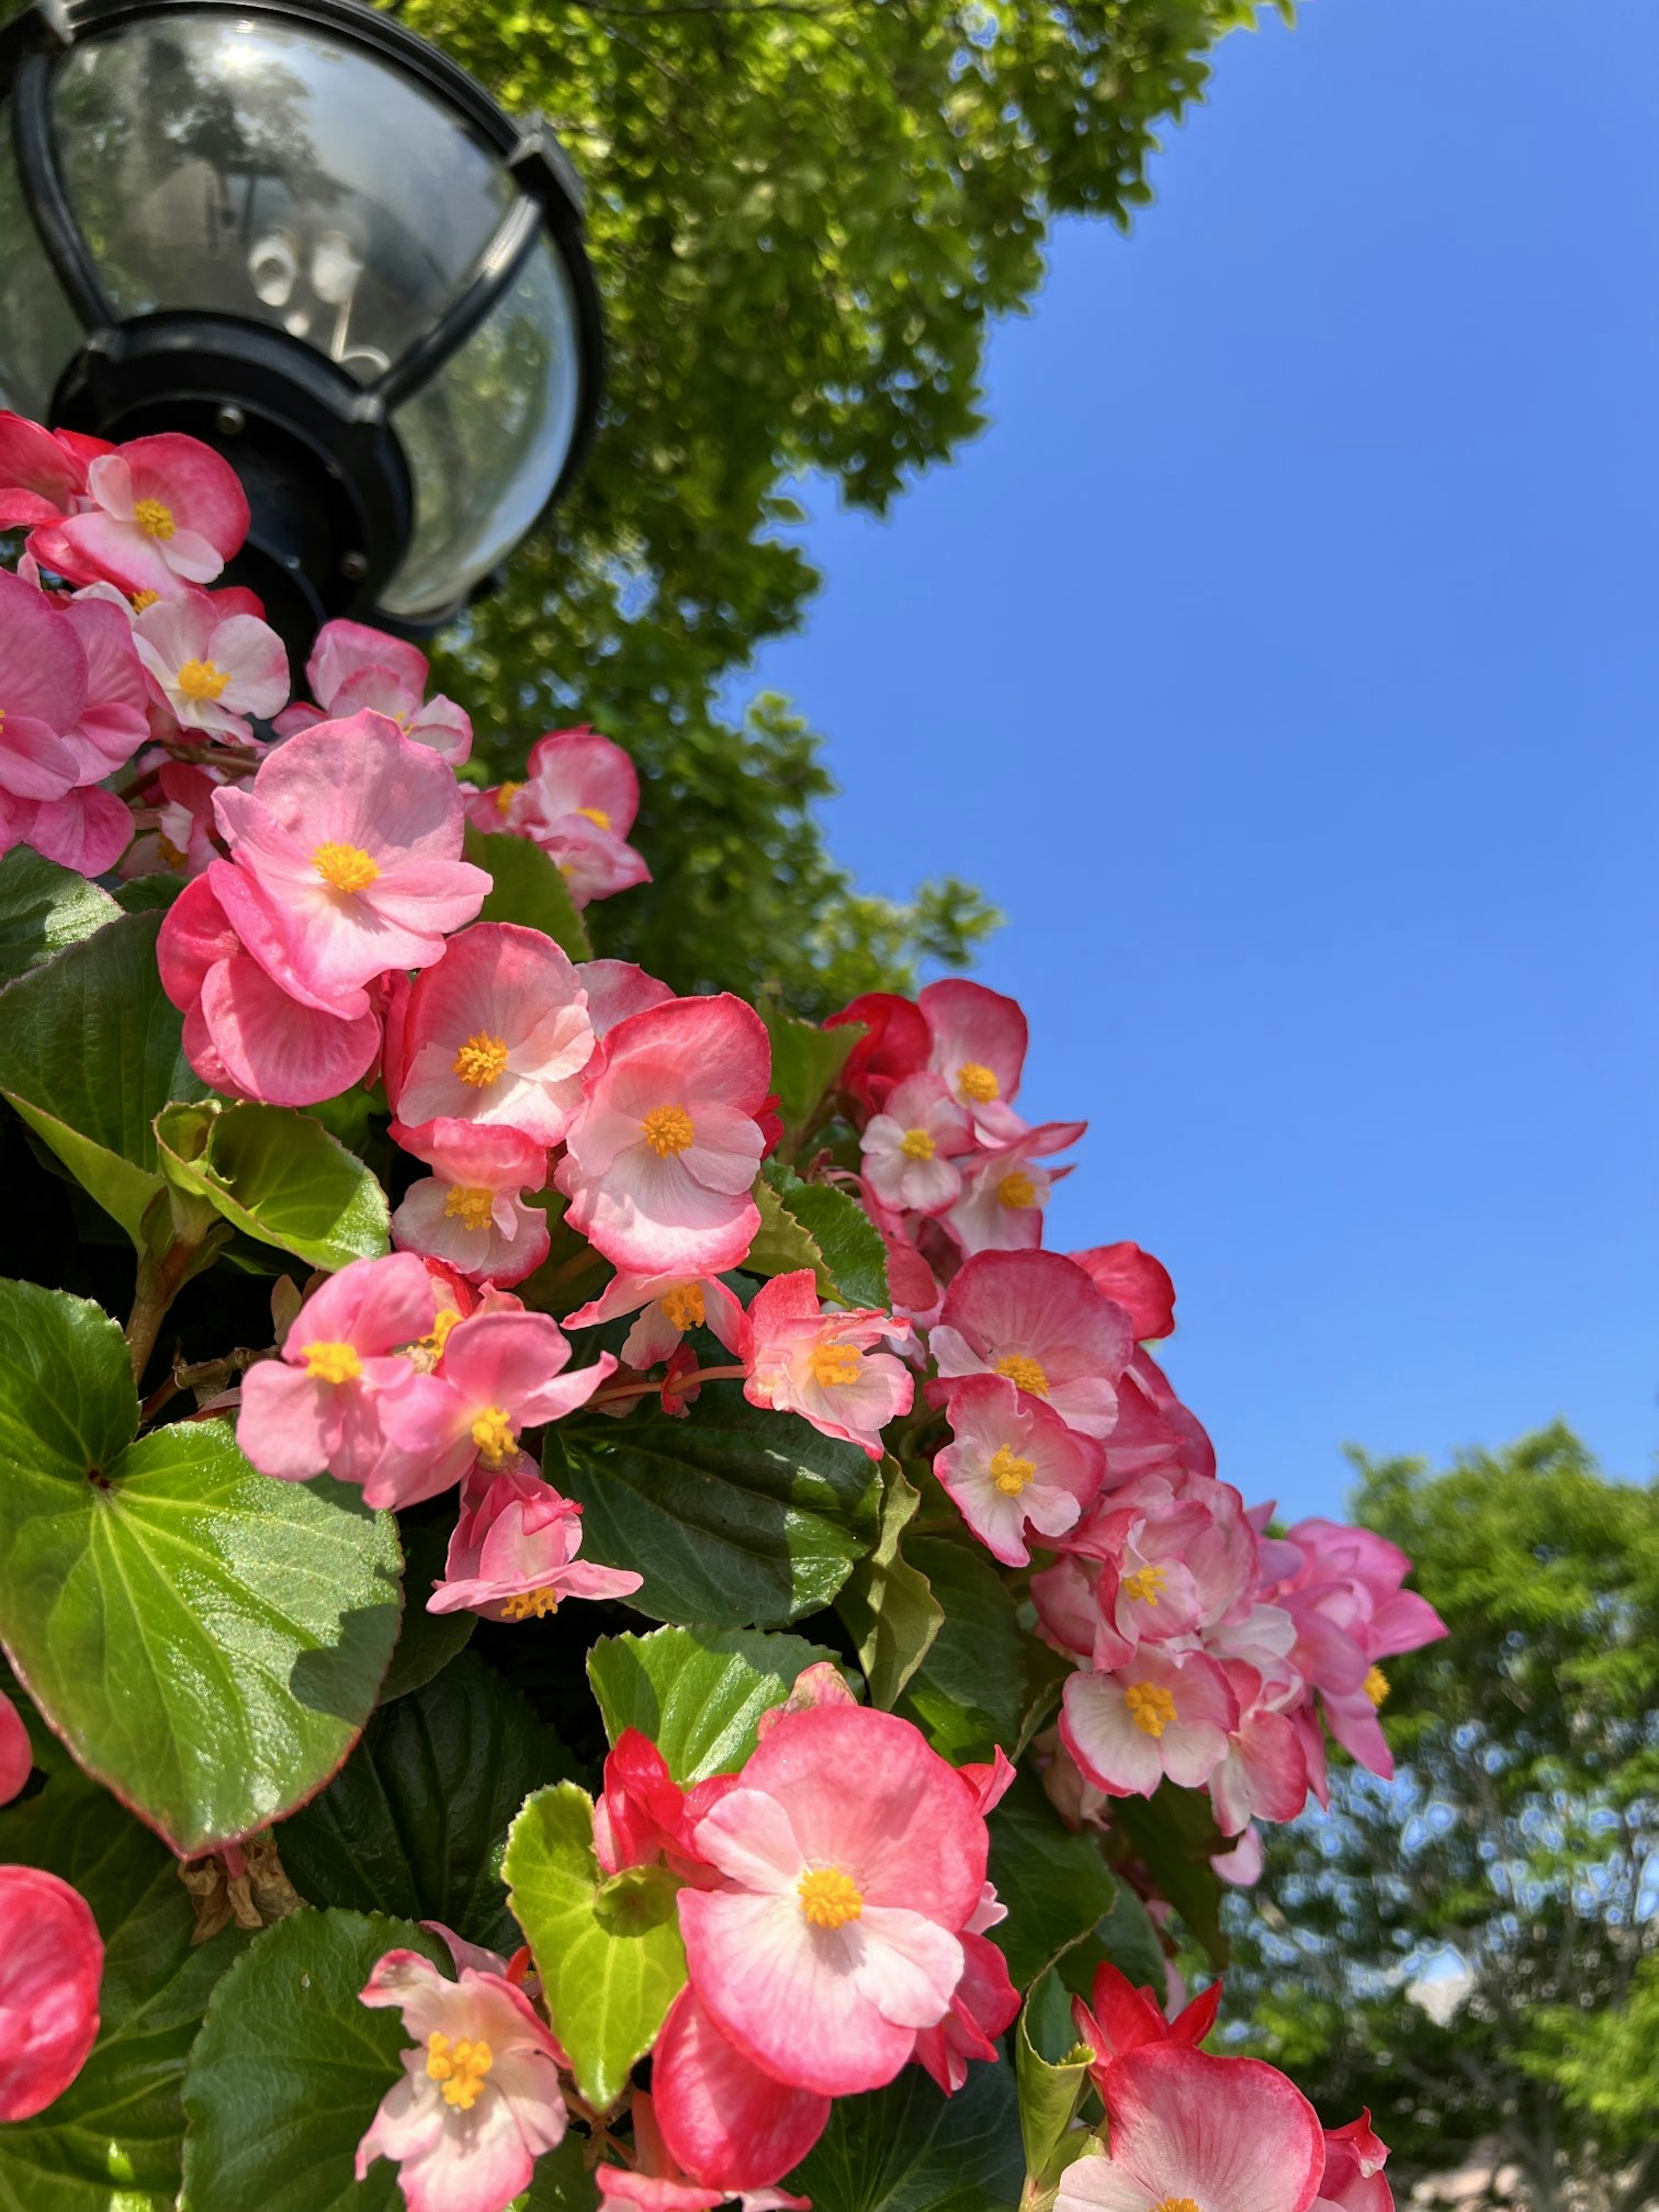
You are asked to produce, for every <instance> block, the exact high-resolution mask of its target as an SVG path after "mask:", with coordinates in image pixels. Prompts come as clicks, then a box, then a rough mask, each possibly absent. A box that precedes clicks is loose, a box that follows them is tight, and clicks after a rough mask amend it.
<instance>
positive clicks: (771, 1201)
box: [743, 1160, 887, 1309]
mask: <svg viewBox="0 0 1659 2212" xmlns="http://www.w3.org/2000/svg"><path fill="white" fill-rule="evenodd" d="M755 1200H756V1203H757V1205H758V1206H759V1207H760V1214H761V1225H760V1231H759V1233H758V1235H757V1237H756V1238H755V1241H754V1243H753V1244H752V1245H751V1246H750V1250H749V1256H748V1258H747V1259H746V1260H745V1261H744V1263H743V1264H744V1267H746V1268H747V1269H748V1270H749V1272H750V1274H754V1275H787V1274H788V1273H791V1272H792V1271H793V1269H795V1268H797V1267H811V1269H812V1270H813V1272H814V1273H815V1274H816V1275H817V1284H818V1290H819V1292H820V1294H821V1295H822V1296H823V1297H826V1298H834V1299H836V1301H837V1303H838V1304H842V1305H844V1306H861V1307H875V1308H880V1309H885V1307H886V1304H887V1248H886V1246H885V1245H884V1244H883V1243H882V1241H881V1237H880V1235H879V1233H878V1231H877V1229H876V1226H875V1225H874V1223H873V1222H872V1220H871V1219H870V1217H869V1215H868V1214H867V1213H866V1212H865V1211H864V1208H863V1207H862V1206H860V1204H859V1202H858V1200H856V1199H855V1198H854V1197H852V1196H851V1195H850V1194H848V1192H846V1191H844V1190H837V1189H836V1188H835V1186H834V1185H833V1184H832V1183H827V1182H802V1181H801V1179H800V1177H799V1176H798V1175H797V1174H796V1173H795V1172H794V1170H793V1169H792V1168H788V1167H786V1166H785V1165H784V1164H782V1162H781V1161H780V1160H769V1161H768V1162H767V1164H766V1165H765V1167H764V1168H763V1169H762V1170H761V1175H760V1179H759V1181H758V1182H757V1184H756V1187H755Z"/></svg>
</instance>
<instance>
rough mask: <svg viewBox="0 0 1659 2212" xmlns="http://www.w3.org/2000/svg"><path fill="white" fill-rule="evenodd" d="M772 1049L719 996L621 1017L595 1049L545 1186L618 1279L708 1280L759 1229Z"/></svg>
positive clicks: (740, 1005)
mask: <svg viewBox="0 0 1659 2212" xmlns="http://www.w3.org/2000/svg"><path fill="white" fill-rule="evenodd" d="M771 1080H772V1048H771V1042H770V1040H769V1037H768V1036H767V1033H766V1024H764V1023H763V1021H762V1019H761V1018H760V1016H759V1015H758V1014H757V1012H755V1010H754V1008H753V1007H752V1006H745V1005H744V1002H743V1000H741V999H734V998H732V996H731V995H730V994H721V995H720V997H718V998H710V999H673V1000H670V1001H669V1002H668V1003H667V1004H666V1005H665V1006H652V1007H649V1008H647V1011H646V1012H643V1013H639V1014H631V1015H630V1016H629V1018H628V1019H627V1020H626V1021H623V1022H618V1023H617V1026H616V1028H615V1029H613V1030H611V1033H610V1035H609V1036H606V1037H605V1039H604V1040H603V1041H602V1042H601V1043H600V1044H599V1047H598V1048H597V1049H596V1051H595V1053H594V1054H593V1057H592V1060H591V1061H590V1062H589V1064H588V1067H587V1071H586V1075H585V1076H584V1079H583V1084H582V1090H583V1097H582V1104H581V1109H580V1112H579V1113H578V1114H577V1115H576V1118H575V1120H574V1121H573V1122H572V1123H571V1125H570V1127H569V1129H568V1132H567V1134H566V1138H565V1144H566V1147H567V1149H566V1154H565V1158H564V1159H563V1160H562V1162H561V1163H560V1165H559V1168H558V1171H557V1173H556V1176H555V1178H554V1180H555V1182H556V1184H557V1186H558V1188H559V1189H560V1190H562V1192H563V1193H564V1194H565V1196H566V1197H567V1198H568V1200H570V1207H569V1211H568V1214H567V1215H566V1219H567V1220H568V1223H569V1225H570V1226H571V1227H572V1228H573V1229H574V1230H576V1231H579V1232H580V1234H581V1235H582V1236H584V1237H586V1238H587V1239H588V1241H589V1242H590V1243H592V1245H593V1247H594V1249H596V1250H597V1251H599V1252H601V1253H602V1254H603V1255H605V1258H606V1259H607V1260H609V1261H610V1262H611V1266H612V1267H617V1268H620V1269H624V1270H626V1271H627V1272H628V1273H633V1274H641V1275H661V1274H667V1273H671V1272H674V1273H683V1274H685V1275H709V1274H720V1273H724V1272H725V1270H726V1268H728V1267H740V1266H741V1265H742V1263H743V1261H744V1259H745V1258H746V1257H747V1256H748V1252H749V1247H750V1244H751V1243H753V1241H754V1238H755V1233H756V1231H757V1230H758V1229H759V1227H760V1212H759V1209H758V1208H757V1206H756V1204H755V1201H754V1200H753V1198H752V1197H751V1196H750V1186H751V1185H752V1184H753V1182H754V1180H755V1176H756V1175H757V1172H758V1170H759V1168H760V1164H761V1159H762V1157H763V1153H764V1150H765V1145H766V1139H765V1136H764V1134H763V1131H762V1129H761V1127H760V1123H759V1120H758V1118H757V1117H758V1116H759V1115H760V1114H761V1113H762V1111H763V1109H765V1107H766V1105H767V1103H768V1100H769V1097H770V1092H771Z"/></svg>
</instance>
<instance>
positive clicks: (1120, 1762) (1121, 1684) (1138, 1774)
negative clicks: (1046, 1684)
mask: <svg viewBox="0 0 1659 2212" xmlns="http://www.w3.org/2000/svg"><path fill="white" fill-rule="evenodd" d="M1237 1717H1238V1706H1237V1700H1236V1699H1235V1698H1234V1696H1233V1692H1232V1690H1231V1686H1230V1685H1229V1683H1228V1680H1227V1677H1226V1675H1225V1674H1224V1673H1223V1671H1222V1669H1221V1668H1219V1667H1218V1665H1217V1664H1216V1662H1215V1661H1214V1660H1213V1659H1210V1658H1206V1656H1205V1655H1204V1653H1203V1652H1201V1651H1183V1652H1174V1653H1172V1652H1168V1651H1165V1650H1163V1649H1162V1648H1161V1647H1157V1646H1153V1645H1150V1644H1149V1645H1146V1646H1143V1647H1142V1649H1141V1650H1139V1651H1137V1652H1136V1653H1135V1655H1134V1656H1133V1659H1131V1660H1130V1662H1129V1663H1128V1665H1127V1667H1126V1668H1124V1669H1123V1671H1122V1673H1121V1674H1073V1675H1072V1676H1071V1677H1070V1678H1069V1679H1068V1680H1067V1681H1066V1688H1065V1692H1064V1694H1063V1696H1062V1698H1061V1700H1060V1738H1061V1741H1063V1742H1064V1744H1065V1746H1066V1749H1067V1750H1068V1751H1069V1752H1070V1753H1071V1754H1072V1756H1073V1759H1075V1760H1076V1761H1077V1763H1078V1765H1079V1768H1080V1769H1081V1771H1082V1772H1083V1775H1084V1777H1085V1779H1086V1780H1087V1781H1090V1782H1092V1783H1093V1784H1094V1785H1095V1787H1096V1789H1097V1790H1104V1791H1105V1792H1106V1794H1107V1796H1109V1797H1150V1796H1152V1792H1153V1791H1154V1790H1156V1789H1157V1788H1158V1784H1159V1783H1160V1782H1162V1781H1163V1780H1164V1777H1165V1776H1166V1775H1167V1776H1168V1777H1169V1778H1170V1781H1171V1782H1173V1783H1175V1784H1176V1786H1177V1788H1179V1789H1182V1790H1198V1789H1201V1788H1202V1787H1203V1785H1204V1784H1205V1783H1206V1782H1207V1781H1208V1780H1209V1778H1210V1777H1211V1775H1212V1773H1213V1772H1214V1771H1215V1770H1216V1768H1217V1767H1218V1765H1220V1764H1221V1761H1222V1760H1223V1759H1225V1757H1226V1756H1227V1744H1228V1738H1229V1736H1230V1735H1231V1730H1232V1728H1233V1725H1234V1723H1235V1722H1236V1721H1237Z"/></svg>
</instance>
